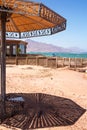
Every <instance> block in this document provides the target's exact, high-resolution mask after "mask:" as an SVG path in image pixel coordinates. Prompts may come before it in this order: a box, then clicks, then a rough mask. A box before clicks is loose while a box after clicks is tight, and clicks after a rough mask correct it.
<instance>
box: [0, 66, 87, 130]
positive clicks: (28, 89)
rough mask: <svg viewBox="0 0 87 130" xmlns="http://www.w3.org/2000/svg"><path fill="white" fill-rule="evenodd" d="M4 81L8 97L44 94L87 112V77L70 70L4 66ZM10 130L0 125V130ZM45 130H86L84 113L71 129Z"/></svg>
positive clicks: (55, 128) (86, 122)
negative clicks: (10, 95) (77, 106)
mask: <svg viewBox="0 0 87 130" xmlns="http://www.w3.org/2000/svg"><path fill="white" fill-rule="evenodd" d="M6 78H7V79H6V86H7V88H6V92H7V93H28V94H29V93H45V94H49V95H55V96H60V97H64V98H68V99H71V100H73V101H74V102H75V103H77V104H78V105H79V106H81V107H82V108H84V109H86V110H87V73H81V72H77V71H73V70H69V69H68V68H67V67H65V68H57V69H52V68H45V67H41V66H30V65H18V66H16V65H7V67H6ZM13 129H14V128H7V127H4V124H2V125H0V130H13ZM16 129H17V128H15V130H16ZM39 130H41V128H40V129H39ZM44 130H87V112H85V113H84V114H83V115H82V116H81V117H80V118H79V119H78V120H77V121H76V122H75V124H73V125H69V126H58V127H50V128H44Z"/></svg>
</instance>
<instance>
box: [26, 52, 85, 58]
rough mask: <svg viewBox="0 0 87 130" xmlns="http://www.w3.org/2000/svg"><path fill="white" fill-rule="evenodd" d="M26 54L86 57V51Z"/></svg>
mask: <svg viewBox="0 0 87 130" xmlns="http://www.w3.org/2000/svg"><path fill="white" fill-rule="evenodd" d="M28 54H40V55H43V56H49V57H56V56H58V57H67V58H87V52H86V53H59V52H29V53H28Z"/></svg>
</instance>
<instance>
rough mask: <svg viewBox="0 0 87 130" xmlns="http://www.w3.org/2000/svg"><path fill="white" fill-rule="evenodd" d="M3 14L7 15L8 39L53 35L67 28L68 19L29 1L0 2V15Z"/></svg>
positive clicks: (4, 0) (3, 0)
mask: <svg viewBox="0 0 87 130" xmlns="http://www.w3.org/2000/svg"><path fill="white" fill-rule="evenodd" d="M1 12H6V14H7V16H6V37H16V38H28V37H34V36H42V35H51V34H54V33H57V32H60V31H63V30H65V28H66V19H65V18H63V17H62V16H60V15H59V14H57V13H56V12H54V11H52V10H51V9H49V8H48V7H46V6H45V5H43V4H42V3H37V2H32V1H29V0H0V14H1ZM0 30H1V25H0Z"/></svg>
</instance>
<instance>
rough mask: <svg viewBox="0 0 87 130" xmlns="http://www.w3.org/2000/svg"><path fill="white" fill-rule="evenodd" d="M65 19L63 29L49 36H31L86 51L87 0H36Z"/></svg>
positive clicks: (38, 39) (37, 39) (42, 40)
mask: <svg viewBox="0 0 87 130" xmlns="http://www.w3.org/2000/svg"><path fill="white" fill-rule="evenodd" d="M36 1H39V2H42V3H43V4H45V5H46V6H48V7H49V8H51V9H52V10H54V11H55V12H57V13H59V14H60V15H62V16H63V17H64V18H66V19H67V27H66V30H65V31H62V32H59V33H57V34H54V35H51V36H43V37H37V38H32V40H36V41H39V42H40V41H41V42H45V43H50V44H53V45H57V46H62V47H65V48H67V47H68V48H69V47H79V48H81V49H84V50H86V51H87V0H36Z"/></svg>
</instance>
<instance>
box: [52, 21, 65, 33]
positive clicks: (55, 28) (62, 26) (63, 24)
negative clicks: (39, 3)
mask: <svg viewBox="0 0 87 130" xmlns="http://www.w3.org/2000/svg"><path fill="white" fill-rule="evenodd" d="M65 28H66V23H62V24H61V25H58V26H55V27H53V28H52V34H54V33H57V32H60V31H62V30H64V29H65Z"/></svg>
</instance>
